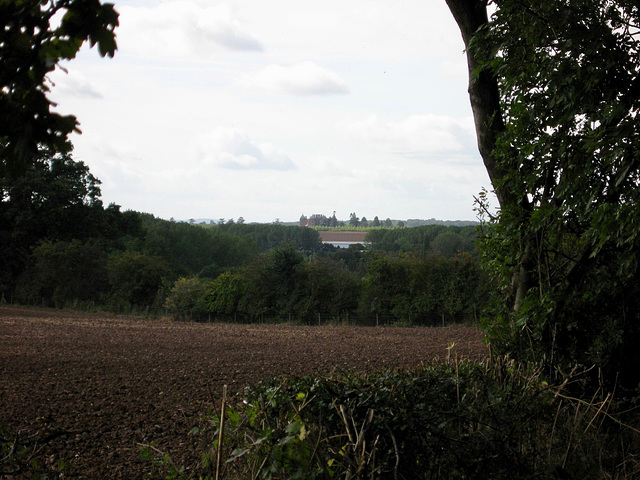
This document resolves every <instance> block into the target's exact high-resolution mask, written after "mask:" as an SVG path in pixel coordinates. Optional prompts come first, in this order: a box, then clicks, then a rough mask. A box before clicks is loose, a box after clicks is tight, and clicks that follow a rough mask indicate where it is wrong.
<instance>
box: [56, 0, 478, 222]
mask: <svg viewBox="0 0 640 480" xmlns="http://www.w3.org/2000/svg"><path fill="white" fill-rule="evenodd" d="M112 1H113V0H112ZM114 3H115V8H116V10H117V11H118V12H119V13H120V26H119V27H118V28H117V29H116V34H117V43H118V51H117V52H116V55H115V57H114V58H112V59H109V58H102V57H100V55H99V54H98V52H97V49H95V48H94V49H90V48H89V47H88V45H87V46H85V47H83V49H82V50H81V52H80V53H79V55H78V56H77V57H76V58H75V59H74V60H72V61H70V62H65V63H64V64H63V65H62V66H63V67H64V70H63V69H58V70H57V71H56V72H54V73H53V74H52V75H51V76H50V80H51V82H52V83H53V84H54V86H53V87H52V94H51V98H52V100H54V101H55V102H56V103H57V104H58V106H57V107H56V111H58V112H60V113H63V114H73V115H76V117H77V118H78V120H79V122H80V129H81V130H82V132H83V133H82V134H81V135H76V134H74V135H72V137H71V141H72V143H73V144H74V153H73V156H74V158H75V159H76V160H81V161H83V162H85V163H86V164H87V165H89V168H90V170H91V172H92V173H93V175H95V176H96V177H97V178H98V179H100V180H101V182H102V185H101V188H102V199H103V201H104V203H105V204H108V203H111V202H114V203H116V204H118V205H120V206H121V207H122V209H123V210H136V211H140V212H147V213H152V214H154V215H155V216H156V217H160V218H165V219H170V218H174V219H176V220H188V219H190V218H196V219H197V218H213V219H219V218H225V219H227V220H228V219H230V218H234V219H237V218H239V217H243V218H244V219H245V221H246V222H273V221H275V220H276V219H278V220H280V221H283V222H286V221H296V220H298V219H299V218H300V216H301V215H303V214H304V215H306V216H310V215H312V214H325V215H327V216H330V215H332V214H333V212H334V211H335V212H336V216H337V217H338V219H344V220H348V219H349V214H350V213H351V212H355V213H356V214H357V216H358V217H363V216H365V217H367V218H368V219H373V217H375V216H378V217H379V218H380V219H385V218H392V219H409V218H421V219H429V218H436V219H441V220H474V219H476V214H475V212H474V210H473V197H474V195H477V194H478V193H479V192H480V191H481V189H482V188H483V187H484V188H487V189H490V183H489V179H488V176H487V174H486V171H485V169H484V167H483V165H482V160H481V158H480V155H479V153H478V150H477V146H476V143H475V133H474V128H473V119H472V114H471V107H470V103H469V97H468V94H467V82H468V79H467V68H466V60H465V57H464V52H463V49H464V45H463V43H462V39H461V36H460V33H459V30H458V28H457V26H456V24H455V21H454V20H453V17H452V16H451V13H450V12H449V11H448V9H447V6H446V3H445V1H444V0H349V1H347V2H345V1H344V0H339V1H336V0H324V1H322V2H300V1H293V0H272V1H269V2H256V1H255V0H228V1H226V2H220V3H217V2H215V1H213V0H162V1H157V0H121V1H120V0H115V2H114ZM65 70H66V71H65Z"/></svg>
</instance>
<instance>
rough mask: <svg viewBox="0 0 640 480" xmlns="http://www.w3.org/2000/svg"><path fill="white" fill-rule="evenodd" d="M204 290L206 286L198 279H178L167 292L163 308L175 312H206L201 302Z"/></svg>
mask: <svg viewBox="0 0 640 480" xmlns="http://www.w3.org/2000/svg"><path fill="white" fill-rule="evenodd" d="M206 290H207V284H206V283H205V282H204V281H202V280H200V279H199V278H195V277H180V278H179V279H178V280H176V281H175V283H174V284H173V286H172V287H171V289H170V290H169V294H168V295H167V298H166V300H165V302H164V306H165V307H166V308H169V309H171V310H175V311H177V312H191V313H195V314H198V313H201V312H203V311H207V310H206V309H205V308H204V306H203V300H202V299H203V296H204V294H205V291H206Z"/></svg>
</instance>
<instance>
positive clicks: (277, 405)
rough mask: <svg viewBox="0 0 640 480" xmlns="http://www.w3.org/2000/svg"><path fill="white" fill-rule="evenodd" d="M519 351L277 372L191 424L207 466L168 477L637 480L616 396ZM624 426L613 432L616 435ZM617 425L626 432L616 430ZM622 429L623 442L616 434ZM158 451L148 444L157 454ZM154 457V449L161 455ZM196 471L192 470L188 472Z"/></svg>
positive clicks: (633, 438)
mask: <svg viewBox="0 0 640 480" xmlns="http://www.w3.org/2000/svg"><path fill="white" fill-rule="evenodd" d="M563 392H564V390H563V387H558V388H551V387H550V386H549V385H547V384H546V382H544V381H542V380H541V378H540V377H539V375H538V373H537V372H535V371H527V370H525V369H523V368H520V367H517V366H516V364H515V363H514V362H512V361H509V360H508V359H499V360H493V361H492V362H491V363H487V364H474V363H466V362H460V363H459V362H457V361H450V362H448V363H447V364H446V365H441V366H435V367H433V366H429V367H423V368H420V369H417V370H413V371H386V372H378V373H374V374H366V375H365V374H350V373H337V374H333V375H330V376H328V377H326V378H317V377H304V378H287V379H272V380H269V381H267V382H264V383H262V384H259V385H258V386H257V387H255V388H253V389H248V390H247V391H246V392H245V394H244V395H243V396H242V398H241V399H240V400H239V401H236V402H233V403H232V404H230V405H227V406H226V410H225V415H224V420H225V423H224V437H223V443H222V449H221V451H220V453H221V458H222V460H223V462H224V463H220V464H217V463H216V461H215V458H216V454H217V449H218V442H219V438H220V437H219V434H220V428H219V425H220V420H221V419H220V417H219V416H211V415H208V416H207V417H205V418H204V419H203V421H202V424H201V425H199V426H198V427H197V428H195V429H194V430H193V431H192V434H195V435H198V436H199V438H200V440H201V441H202V447H203V449H204V451H205V452H206V453H205V454H204V456H203V459H202V462H201V463H200V464H199V465H189V466H176V465H173V464H172V463H171V462H170V458H169V457H168V456H165V457H162V456H157V457H156V459H157V460H160V461H159V463H158V465H159V466H160V469H159V471H158V472H157V473H158V474H160V475H161V476H165V477H166V478H183V479H184V478H198V477H199V478H212V477H208V476H207V475H213V472H214V471H215V468H216V466H217V467H218V468H220V469H222V473H223V476H224V478H230V479H236V478H237V479H240V478H265V479H291V478H298V479H320V478H321V479H325V478H344V479H451V478H458V479H509V480H511V479H514V478H541V479H587V478H634V475H635V474H638V473H640V469H639V467H638V464H637V462H635V460H634V458H633V456H632V455H628V453H629V452H634V451H637V447H638V445H639V438H638V433H637V431H634V430H632V429H629V428H624V430H625V432H626V433H625V434H624V435H621V434H620V431H621V430H620V427H619V423H616V421H613V420H611V419H612V417H611V416H609V415H608V414H605V413H603V412H604V411H606V410H607V409H608V408H609V407H610V403H608V400H609V399H605V401H603V402H600V403H594V404H588V403H587V402H579V401H576V400H572V399H570V398H567V397H566V396H565V395H564V394H563ZM611 434H613V435H612V436H609V435H611ZM615 435H617V436H615ZM612 438H617V439H618V443H616V442H611V441H610V440H611V439H612ZM151 453H152V451H151V450H150V449H147V454H151ZM151 456H153V455H151ZM185 472H190V473H189V474H186V473H185Z"/></svg>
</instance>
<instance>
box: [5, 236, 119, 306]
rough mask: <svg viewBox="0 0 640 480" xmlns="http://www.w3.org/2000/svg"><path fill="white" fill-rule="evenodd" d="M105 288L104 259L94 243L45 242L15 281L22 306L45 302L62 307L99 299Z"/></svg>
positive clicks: (104, 256) (38, 247) (17, 295)
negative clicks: (16, 281) (39, 300)
mask: <svg viewBox="0 0 640 480" xmlns="http://www.w3.org/2000/svg"><path fill="white" fill-rule="evenodd" d="M106 289H107V257H106V253H105V251H104V249H103V248H102V247H101V246H100V245H98V244H96V243H94V242H89V243H83V242H80V241H79V240H72V241H70V242H64V241H59V242H49V241H45V242H43V243H41V244H40V245H38V246H37V247H36V248H35V249H34V251H33V254H32V256H31V265H30V266H29V267H28V268H27V270H26V271H25V272H24V273H23V274H22V276H21V279H20V280H19V284H18V289H17V292H16V297H17V299H18V300H20V301H22V302H24V303H35V302H37V300H38V299H40V298H45V299H48V300H49V301H51V302H53V304H54V305H56V306H59V307H62V306H64V305H65V304H71V303H74V302H77V301H81V302H83V301H90V300H95V299H99V298H101V297H103V296H104V295H105V293H106Z"/></svg>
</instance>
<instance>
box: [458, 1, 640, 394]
mask: <svg viewBox="0 0 640 480" xmlns="http://www.w3.org/2000/svg"><path fill="white" fill-rule="evenodd" d="M446 1H447V4H448V5H449V7H450V9H451V12H452V13H453V15H454V18H455V19H456V21H457V23H458V25H459V27H460V30H461V33H462V37H463V40H464V42H465V46H466V48H467V60H468V65H469V76H470V82H469V95H470V100H471V105H472V109H473V113H474V119H475V125H476V132H477V138H478V146H479V150H480V153H481V156H482V158H483V161H484V164H485V166H486V168H487V172H488V173H489V176H490V178H491V181H492V183H493V187H494V190H495V192H496V196H497V198H498V201H499V203H500V212H499V215H498V217H497V219H496V221H495V222H493V226H492V228H491V229H490V230H489V233H488V240H489V241H488V243H486V248H487V250H486V251H487V252H488V254H489V255H490V256H491V260H492V265H494V266H497V267H498V268H497V270H496V272H497V273H498V274H499V276H500V277H501V278H502V280H503V285H504V286H505V291H506V292H507V293H508V295H507V296H508V299H509V303H510V305H511V307H512V310H513V312H512V313H511V314H509V313H508V312H506V311H505V312H503V316H502V318H503V321H502V323H500V322H498V324H497V325H494V327H501V328H497V329H496V330H495V331H496V332H499V338H501V342H502V345H503V346H504V347H505V349H507V350H510V351H512V352H518V353H519V354H520V355H522V356H524V357H527V358H532V359H534V360H537V361H539V362H542V363H543V364H545V365H548V366H558V365H560V366H562V365H568V364H572V363H576V362H577V363H583V364H587V365H596V366H597V367H598V369H597V370H599V372H600V373H601V375H600V378H605V379H607V380H608V381H613V380H614V379H615V378H616V377H617V378H618V379H619V380H621V381H622V382H623V383H624V385H626V386H637V385H638V382H639V381H640V373H639V372H638V371H637V369H636V368H635V365H637V364H638V361H640V357H639V354H638V349H637V348H635V346H634V345H635V344H636V343H637V342H638V340H640V301H639V300H638V298H639V296H638V294H639V293H640V292H639V287H638V280H639V278H638V277H639V275H640V271H639V270H638V266H639V264H640V235H639V233H640V210H639V207H640V198H638V197H639V195H640V192H639V191H638V183H639V182H640V154H639V153H638V152H640V125H639V124H638V122H637V120H636V115H637V112H638V109H639V108H640V76H639V72H640V67H639V64H638V56H639V54H640V45H639V43H638V38H637V31H638V26H640V18H639V17H640V9H639V7H638V5H637V2H632V1H629V0H615V1H614V0H572V1H570V2H568V1H556V0H542V1H536V2H532V1H529V0H496V1H495V2H494V6H495V7H496V9H495V11H494V13H493V15H492V16H491V18H489V16H488V15H487V7H488V3H489V2H486V1H484V0H446ZM508 284H510V285H511V288H510V289H508V288H506V287H507V286H508ZM595 371H596V370H594V372H595Z"/></svg>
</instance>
